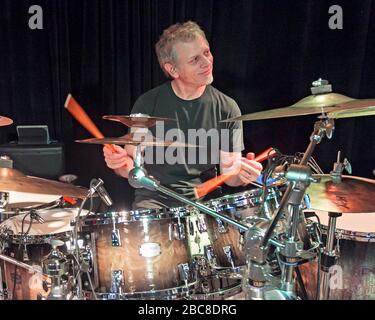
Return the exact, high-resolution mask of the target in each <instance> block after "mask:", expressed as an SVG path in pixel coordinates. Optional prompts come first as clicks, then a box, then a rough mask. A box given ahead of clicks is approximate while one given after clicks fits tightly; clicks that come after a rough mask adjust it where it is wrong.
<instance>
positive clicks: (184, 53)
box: [174, 36, 214, 86]
mask: <svg viewBox="0 0 375 320" xmlns="http://www.w3.org/2000/svg"><path fill="white" fill-rule="evenodd" d="M174 50H175V53H176V56H177V63H176V72H175V76H177V78H178V79H179V81H182V82H183V83H185V84H187V85H197V86H203V85H208V84H211V83H212V81H213V76H212V69H213V60H214V58H213V56H212V54H211V51H210V47H209V45H208V43H207V41H206V40H205V39H204V38H202V37H201V36H198V37H197V39H195V40H194V41H191V42H178V43H177V44H176V45H175V47H174Z"/></svg>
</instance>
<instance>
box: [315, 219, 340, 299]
mask: <svg viewBox="0 0 375 320" xmlns="http://www.w3.org/2000/svg"><path fill="white" fill-rule="evenodd" d="M328 216H329V220H328V232H327V244H326V247H325V248H324V251H323V254H322V259H321V271H322V279H321V282H320V286H319V288H318V289H319V291H318V297H317V300H328V299H329V290H330V276H331V272H330V271H331V267H332V266H334V265H335V264H336V261H337V258H338V255H337V254H336V250H335V248H334V241H335V233H336V219H337V218H338V217H341V216H342V213H337V212H329V213H328ZM318 268H319V266H318Z"/></svg>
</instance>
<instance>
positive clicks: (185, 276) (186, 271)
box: [178, 263, 190, 283]
mask: <svg viewBox="0 0 375 320" xmlns="http://www.w3.org/2000/svg"><path fill="white" fill-rule="evenodd" d="M178 271H179V273H180V279H181V281H183V282H185V283H187V282H188V281H189V278H190V268H189V264H187V263H180V264H179V265H178Z"/></svg>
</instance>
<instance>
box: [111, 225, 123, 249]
mask: <svg viewBox="0 0 375 320" xmlns="http://www.w3.org/2000/svg"><path fill="white" fill-rule="evenodd" d="M111 243H112V247H121V237H120V230H119V229H117V228H113V230H112V233H111Z"/></svg>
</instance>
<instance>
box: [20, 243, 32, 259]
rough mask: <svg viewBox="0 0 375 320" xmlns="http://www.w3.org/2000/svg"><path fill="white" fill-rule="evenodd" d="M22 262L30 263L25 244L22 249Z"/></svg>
mask: <svg viewBox="0 0 375 320" xmlns="http://www.w3.org/2000/svg"><path fill="white" fill-rule="evenodd" d="M22 261H23V262H29V261H30V258H29V254H28V253H27V245H26V244H24V247H23V252H22Z"/></svg>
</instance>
